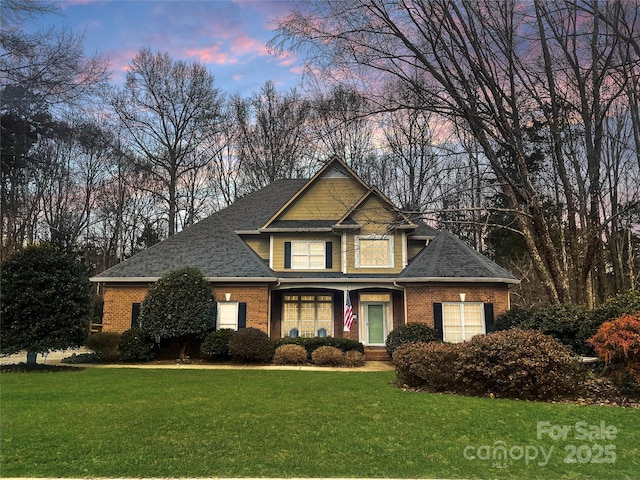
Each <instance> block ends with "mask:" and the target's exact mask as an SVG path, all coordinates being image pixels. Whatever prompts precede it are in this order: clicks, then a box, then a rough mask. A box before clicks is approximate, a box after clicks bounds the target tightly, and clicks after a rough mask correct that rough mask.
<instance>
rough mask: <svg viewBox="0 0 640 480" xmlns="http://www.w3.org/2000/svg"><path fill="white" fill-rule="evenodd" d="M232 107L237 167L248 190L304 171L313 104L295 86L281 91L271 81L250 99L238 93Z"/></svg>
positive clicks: (299, 174) (307, 153)
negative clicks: (308, 123)
mask: <svg viewBox="0 0 640 480" xmlns="http://www.w3.org/2000/svg"><path fill="white" fill-rule="evenodd" d="M232 108H233V115H234V123H235V125H236V128H237V136H236V142H237V152H236V153H237V156H238V162H239V165H238V170H239V173H240V175H241V177H242V185H243V188H244V189H245V190H246V191H249V192H251V191H254V190H256V189H258V188H260V187H263V186H265V185H268V184H269V183H272V182H273V181H274V180H276V179H279V178H294V177H299V176H301V175H303V174H304V173H305V170H306V167H307V165H306V160H307V159H308V158H309V148H310V142H309V137H308V134H307V131H306V125H307V120H308V118H309V115H310V111H311V108H310V104H309V102H308V101H307V100H305V99H303V98H302V97H301V96H300V95H299V94H298V93H297V92H296V90H295V89H294V90H291V91H290V92H288V93H284V94H282V93H279V92H277V91H276V88H275V85H274V84H273V82H271V81H268V82H266V83H265V84H264V85H263V87H262V89H261V90H260V92H259V93H257V94H254V95H253V96H252V97H250V98H248V99H243V98H241V97H239V96H235V97H234V98H233V99H232ZM246 191H245V192H244V193H246Z"/></svg>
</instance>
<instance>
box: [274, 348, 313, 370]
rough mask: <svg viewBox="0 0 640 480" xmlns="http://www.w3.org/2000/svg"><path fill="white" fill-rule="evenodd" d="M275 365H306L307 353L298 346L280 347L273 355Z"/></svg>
mask: <svg viewBox="0 0 640 480" xmlns="http://www.w3.org/2000/svg"><path fill="white" fill-rule="evenodd" d="M273 363H275V364H276V365H304V364H305V363H307V351H306V350H305V349H304V347H302V346H300V345H294V344H289V345H280V346H279V347H278V348H276V353H275V354H274V355H273Z"/></svg>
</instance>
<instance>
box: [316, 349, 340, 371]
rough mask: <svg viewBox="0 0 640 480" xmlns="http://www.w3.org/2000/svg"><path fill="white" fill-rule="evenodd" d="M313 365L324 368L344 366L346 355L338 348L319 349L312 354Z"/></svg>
mask: <svg viewBox="0 0 640 480" xmlns="http://www.w3.org/2000/svg"><path fill="white" fill-rule="evenodd" d="M311 359H312V360H313V363H315V364H316V365H319V366H322V367H339V366H342V365H344V353H342V350H340V349H338V348H336V347H329V346H324V347H319V348H316V349H315V350H314V351H313V353H312V354H311Z"/></svg>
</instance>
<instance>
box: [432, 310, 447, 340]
mask: <svg viewBox="0 0 640 480" xmlns="http://www.w3.org/2000/svg"><path fill="white" fill-rule="evenodd" d="M433 329H434V330H435V331H436V336H437V337H438V338H439V339H440V340H444V330H443V328H442V304H441V303H434V304H433Z"/></svg>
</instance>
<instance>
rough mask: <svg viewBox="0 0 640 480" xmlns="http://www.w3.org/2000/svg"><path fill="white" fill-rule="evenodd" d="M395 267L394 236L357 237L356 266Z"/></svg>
mask: <svg viewBox="0 0 640 480" xmlns="http://www.w3.org/2000/svg"><path fill="white" fill-rule="evenodd" d="M391 267H393V237H387V236H382V237H381V236H368V237H356V268H391Z"/></svg>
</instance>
